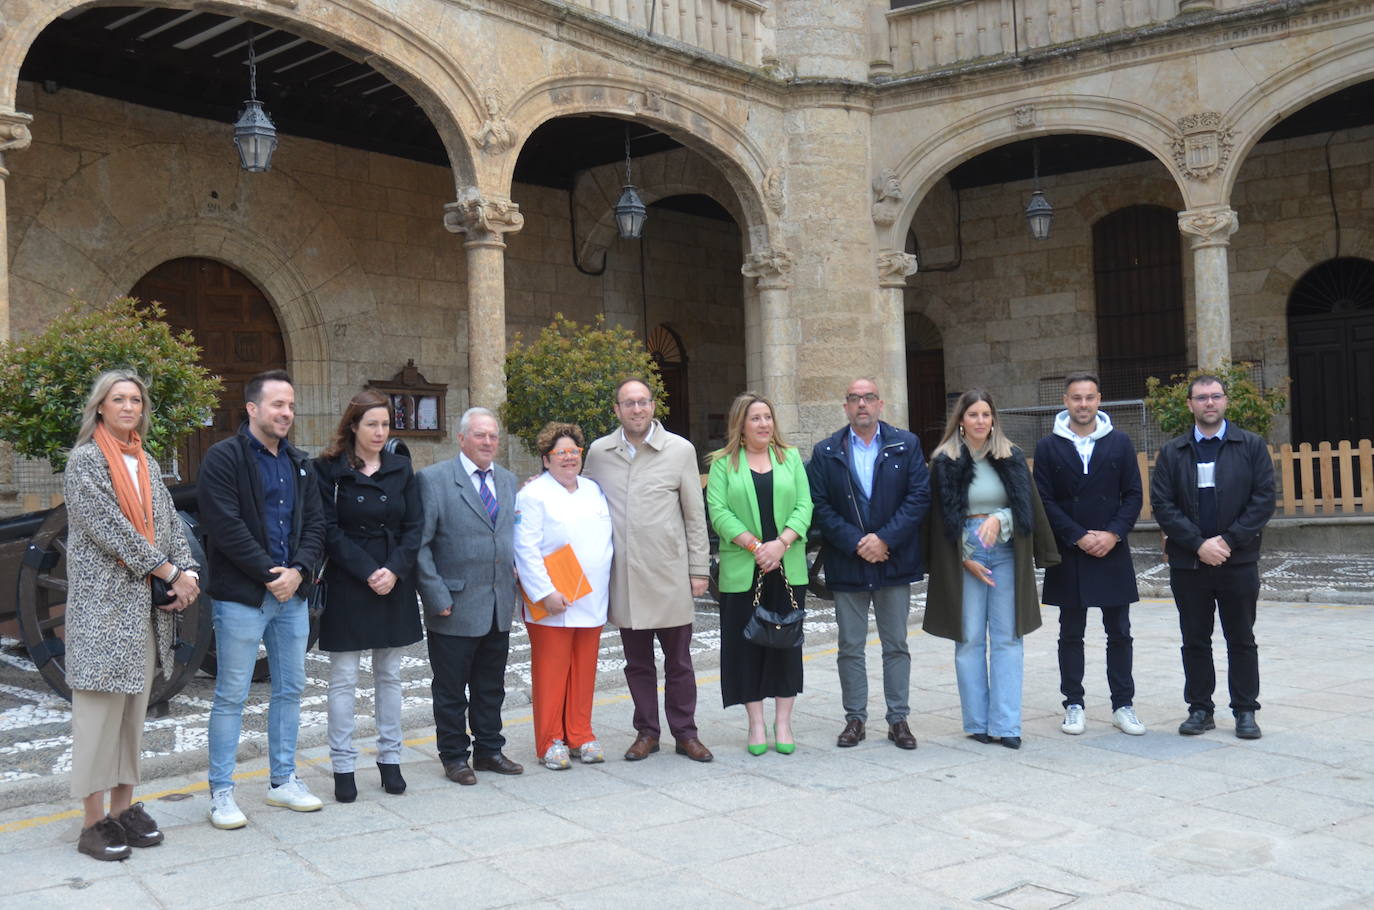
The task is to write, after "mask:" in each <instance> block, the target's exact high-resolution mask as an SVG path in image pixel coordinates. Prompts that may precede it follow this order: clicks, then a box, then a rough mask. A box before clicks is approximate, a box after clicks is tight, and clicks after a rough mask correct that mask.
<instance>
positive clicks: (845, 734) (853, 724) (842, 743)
mask: <svg viewBox="0 0 1374 910" xmlns="http://www.w3.org/2000/svg"><path fill="white" fill-rule="evenodd" d="M867 735H868V734H866V733H864V722H863V721H861V720H851V721H850V722H849V723H847V724H845V725H844V730H843V731H842V732H841V733H840V735H839V737H838V738H837V739H836V740H835V745H837V746H839V747H840V748H841V749H847V748H849V747H850V746H857V745H858V744H859V743H861V742H863V741H864V737H865V736H867Z"/></svg>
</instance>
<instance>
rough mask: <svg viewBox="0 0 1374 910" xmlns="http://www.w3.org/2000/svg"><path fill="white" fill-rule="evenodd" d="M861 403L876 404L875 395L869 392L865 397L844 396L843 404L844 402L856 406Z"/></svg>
mask: <svg viewBox="0 0 1374 910" xmlns="http://www.w3.org/2000/svg"><path fill="white" fill-rule="evenodd" d="M861 401H862V402H864V403H865V404H876V403H877V401H878V396H877V395H875V394H874V393H873V392H869V393H868V394H867V395H846V396H844V402H845V404H858V403H859V402H861Z"/></svg>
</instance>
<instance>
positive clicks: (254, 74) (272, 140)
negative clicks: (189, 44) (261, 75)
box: [234, 26, 277, 174]
mask: <svg viewBox="0 0 1374 910" xmlns="http://www.w3.org/2000/svg"><path fill="white" fill-rule="evenodd" d="M234 145H235V147H237V148H238V150H239V166H240V167H242V168H243V169H244V170H245V171H249V172H251V173H254V174H260V173H262V172H263V171H267V170H271V168H272V153H273V152H275V151H276V150H277V125H276V124H275V123H273V122H272V118H271V117H269V116H268V114H267V111H265V110H263V107H262V102H261V101H259V100H258V61H257V56H256V55H255V54H254V50H253V29H252V26H249V29H248V100H247V101H245V102H243V110H242V111H240V112H239V119H238V120H236V121H234Z"/></svg>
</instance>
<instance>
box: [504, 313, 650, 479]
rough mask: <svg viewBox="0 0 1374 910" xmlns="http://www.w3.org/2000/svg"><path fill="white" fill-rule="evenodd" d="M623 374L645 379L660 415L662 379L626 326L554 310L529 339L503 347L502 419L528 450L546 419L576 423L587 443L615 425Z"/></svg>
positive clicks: (642, 347) (547, 420)
mask: <svg viewBox="0 0 1374 910" xmlns="http://www.w3.org/2000/svg"><path fill="white" fill-rule="evenodd" d="M626 376H643V377H644V378H645V379H646V380H648V382H649V387H650V390H651V391H652V392H653V393H654V398H655V399H657V401H658V409H657V412H656V413H657V416H658V418H659V419H660V420H662V419H663V417H664V416H666V414H667V413H668V411H667V408H666V407H665V406H664V405H663V381H662V380H661V379H659V376H658V367H657V366H655V364H654V359H653V357H651V356H650V355H649V352H648V351H646V350H645V349H644V344H643V342H641V341H640V340H639V338H638V337H636V336H635V334H634V333H633V332H631V331H629V330H628V329H624V328H620V327H618V326H610V327H607V326H606V325H605V319H604V318H603V317H601V316H597V317H596V323H595V324H594V325H590V326H584V325H580V324H578V323H577V322H574V321H573V320H571V319H564V318H563V314H562V313H556V314H554V318H553V322H552V323H550V324H549V325H547V326H545V327H544V329H543V330H542V331H541V332H540V333H539V335H538V336H537V337H536V338H534V340H532V341H531V342H530V343H529V344H524V343H522V339H521V338H520V336H518V335H517V336H516V338H515V343H514V344H513V345H512V346H511V349H510V351H509V352H507V354H506V401H505V403H504V404H502V405H501V423H502V424H503V425H504V426H505V428H506V432H507V433H509V434H510V435H512V436H515V437H516V438H517V439H519V440H520V441H521V442H523V443H524V444H525V448H526V449H528V450H529V451H530V452H533V451H534V441H535V438H536V437H537V436H538V435H539V431H540V430H541V429H543V427H544V424H546V423H548V422H549V421H550V420H559V421H566V422H568V423H575V424H577V425H579V426H580V427H582V432H583V433H584V434H586V437H587V442H588V443H590V442H591V441H592V440H593V439H596V438H598V437H600V436H604V435H606V434H607V433H609V432H610V431H611V430H612V429H614V428H615V427H617V426H618V425H619V424H618V423H617V421H616V419H615V414H614V412H612V410H611V407H612V405H613V404H614V403H615V402H614V398H615V387H616V385H617V384H618V383H619V382H620V380H621V379H623V378H625V377H626Z"/></svg>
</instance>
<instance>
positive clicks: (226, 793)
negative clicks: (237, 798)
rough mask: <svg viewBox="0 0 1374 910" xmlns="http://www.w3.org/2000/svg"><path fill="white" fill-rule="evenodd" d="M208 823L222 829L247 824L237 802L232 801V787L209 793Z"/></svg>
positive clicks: (246, 819)
mask: <svg viewBox="0 0 1374 910" xmlns="http://www.w3.org/2000/svg"><path fill="white" fill-rule="evenodd" d="M210 824H212V825H214V826H215V827H216V828H220V829H222V830H224V831H228V830H231V829H233V828H242V827H243V826H244V825H246V824H248V818H247V816H245V815H244V814H243V813H242V812H241V811H239V804H238V803H236V802H234V788H233V787H225V788H224V789H223V790H216V791H215V792H214V793H211V794H210Z"/></svg>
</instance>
